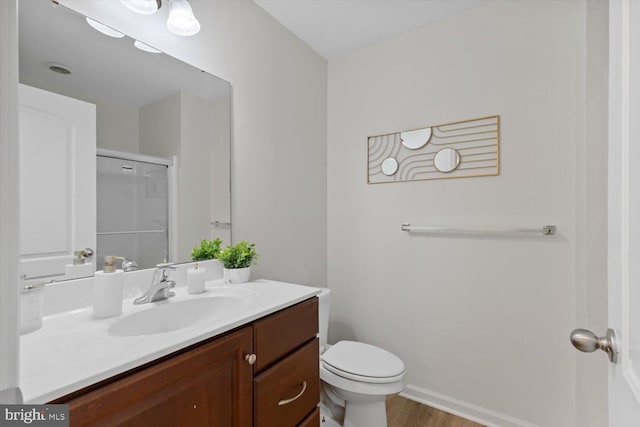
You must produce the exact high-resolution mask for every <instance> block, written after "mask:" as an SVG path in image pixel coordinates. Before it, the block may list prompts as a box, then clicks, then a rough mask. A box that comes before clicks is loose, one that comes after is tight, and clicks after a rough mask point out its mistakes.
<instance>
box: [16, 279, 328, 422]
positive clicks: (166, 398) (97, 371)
mask: <svg viewBox="0 0 640 427" xmlns="http://www.w3.org/2000/svg"><path fill="white" fill-rule="evenodd" d="M317 291H318V290H317V289H315V288H309V287H304V286H297V285H291V284H286V283H281V282H272V281H258V282H253V283H247V284H243V285H233V288H230V287H224V286H220V287H216V286H213V287H208V288H207V293H206V295H205V296H191V295H188V294H186V292H185V293H184V294H180V293H179V294H178V296H177V297H175V298H176V300H175V301H173V299H172V300H170V301H167V302H165V303H164V304H158V305H157V306H156V307H144V308H142V309H140V308H138V307H133V308H132V307H128V306H125V312H124V313H123V316H122V317H121V318H115V319H107V320H93V319H90V318H88V316H87V313H83V310H76V312H70V313H66V314H63V315H60V316H52V317H51V318H46V319H45V326H44V327H43V329H42V330H40V331H36V332H34V333H32V334H28V335H25V336H23V337H22V340H23V347H29V346H30V345H34V344H35V343H36V342H37V341H39V340H42V339H44V340H45V341H46V340H52V339H59V338H60V337H61V336H60V335H59V336H57V337H56V334H58V333H59V332H60V331H62V335H63V336H65V337H66V338H67V339H75V340H76V341H75V342H68V343H67V344H66V345H63V346H56V345H52V346H51V348H50V353H49V357H48V358H47V360H46V361H44V362H43V361H42V360H40V362H41V363H40V365H41V364H42V363H46V364H47V365H49V367H48V369H55V371H51V372H49V371H48V370H46V371H45V370H44V369H42V366H39V364H38V363H37V362H36V361H29V360H26V361H24V360H23V365H24V364H25V362H26V366H24V367H23V371H22V372H23V377H24V378H25V380H26V381H25V382H24V383H23V391H24V392H25V397H26V398H27V400H31V401H33V402H35V401H37V400H40V399H42V398H44V399H45V400H44V401H47V402H50V403H65V404H68V405H69V409H70V425H71V426H89V425H105V426H114V425H122V426H136V427H138V426H160V425H161V426H186V425H188V426H252V425H253V426H257V427H258V426H259V427H269V426H278V427H286V426H318V425H319V411H318V408H317V405H318V403H319V396H320V379H319V345H318V339H317V333H318V300H317V298H316V297H315V295H316V294H317ZM178 292H180V290H178ZM232 294H238V295H245V296H246V297H247V298H248V300H247V301H248V303H247V304H246V305H245V306H243V307H241V308H240V309H239V311H238V312H237V313H235V314H230V315H225V316H224V319H220V320H216V319H213V318H212V319H208V320H206V321H201V322H200V323H198V324H194V325H189V326H187V327H180V328H178V329H175V330H168V331H167V332H157V331H154V332H153V333H150V334H148V335H134V336H127V335H126V333H119V332H114V331H119V330H120V329H118V328H116V326H119V325H121V324H122V323H123V322H128V321H129V319H134V320H136V317H139V316H140V315H141V314H140V313H145V312H147V311H148V312H149V313H150V314H153V313H155V312H156V311H157V310H158V309H159V308H161V309H163V310H164V307H167V306H169V305H173V307H179V306H180V305H181V304H184V302H185V301H186V302H187V303H188V304H190V303H189V301H194V300H197V299H198V298H200V299H202V298H212V297H215V296H228V295H232ZM125 304H127V301H125ZM148 305H149V306H152V304H148ZM84 311H86V310H84ZM142 315H143V316H144V314H142ZM74 316H75V319H74ZM73 322H75V323H76V325H80V327H79V328H78V327H76V329H77V330H76V333H75V334H67V333H65V332H64V331H65V329H66V328H65V325H71V323H73ZM125 324H127V325H128V324H131V323H130V322H129V323H125ZM78 329H79V330H78ZM205 329H208V330H209V332H205V333H203V331H204V330H205ZM89 331H91V333H90V335H91V336H90V335H89V334H87V333H88V332H89ZM67 332H68V331H67ZM134 333H138V332H137V331H134ZM83 335H84V336H83ZM72 337H76V338H72ZM161 342H164V345H162V344H160V343H161ZM109 343H111V345H109ZM91 347H93V350H96V351H101V350H104V351H107V352H108V354H104V353H103V354H97V355H96V354H93V355H92V356H89V357H90V360H89V361H87V360H85V357H87V354H85V352H87V350H89V351H91ZM109 348H111V350H110V351H109V350H108V349H109ZM145 348H146V350H145ZM163 348H164V349H163ZM74 352H75V353H76V354H75V357H74V358H71V357H68V356H71V354H72V353H74ZM58 357H63V358H64V357H67V358H66V359H57V358H58ZM56 359H57V362H56ZM74 359H75V360H77V362H78V363H74V361H73V360H74ZM100 359H101V360H103V362H104V363H103V366H99V365H97V363H98V360H100ZM114 359H115V360H114ZM87 362H88V363H87ZM92 364H94V368H93V371H94V372H93V374H91V373H90V372H89V371H87V370H88V369H89V365H92ZM54 365H57V366H55V367H54ZM65 371H66V372H65ZM47 372H48V375H47ZM36 373H40V374H42V375H41V378H40V380H41V382H42V381H47V380H48V381H50V384H49V385H48V386H45V385H42V383H41V382H40V384H39V385H38V386H37V387H39V389H37V390H36V388H37V387H36V381H35V378H32V377H31V376H32V375H35V374H36ZM65 378H66V379H65ZM31 380H33V381H31ZM32 393H40V398H38V397H36V396H32V395H31V394H32Z"/></svg>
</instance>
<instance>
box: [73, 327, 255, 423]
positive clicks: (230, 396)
mask: <svg viewBox="0 0 640 427" xmlns="http://www.w3.org/2000/svg"><path fill="white" fill-rule="evenodd" d="M251 340H252V329H251V327H250V326H249V327H245V328H243V329H241V330H239V331H236V332H234V333H232V334H230V335H227V336H225V337H222V338H219V339H216V340H213V341H210V342H208V343H206V344H203V345H201V346H199V347H196V348H195V349H193V350H189V351H187V352H185V353H182V354H179V355H177V356H174V357H172V358H170V359H168V360H165V361H163V362H160V363H157V364H155V365H152V366H150V367H148V368H145V369H143V370H141V371H139V372H136V373H133V374H131V375H128V376H126V377H124V378H121V379H119V380H116V381H114V382H112V383H110V384H107V385H105V386H102V387H100V388H98V389H96V390H94V391H90V392H88V393H86V394H83V395H81V396H79V397H77V398H75V399H72V400H70V401H68V402H66V403H68V404H69V415H70V416H69V418H70V426H72V427H80V426H104V427H112V426H123V427H162V426H167V427H168V426H176V427H178V426H189V427H214V426H219V427H231V426H234V427H235V426H237V427H250V426H251V425H252V403H251V395H252V379H253V372H252V369H251V365H249V364H248V363H247V362H246V361H245V360H244V357H245V355H247V354H250V353H251V344H252V343H251Z"/></svg>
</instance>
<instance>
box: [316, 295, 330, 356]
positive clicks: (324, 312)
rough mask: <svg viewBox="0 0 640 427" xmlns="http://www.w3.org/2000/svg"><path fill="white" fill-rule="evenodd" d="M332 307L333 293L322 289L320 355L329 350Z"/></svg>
mask: <svg viewBox="0 0 640 427" xmlns="http://www.w3.org/2000/svg"><path fill="white" fill-rule="evenodd" d="M330 305H331V291H330V290H329V289H328V288H322V291H321V292H320V294H319V295H318V329H319V332H318V335H319V337H320V354H322V353H324V351H325V350H326V348H327V334H328V332H329V307H330Z"/></svg>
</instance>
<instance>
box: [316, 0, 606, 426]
mask: <svg viewBox="0 0 640 427" xmlns="http://www.w3.org/2000/svg"><path fill="white" fill-rule="evenodd" d="M586 10H587V8H586V3H585V2H581V1H575V2H545V1H524V0H523V1H517V2H514V1H496V2H491V3H488V4H486V5H483V6H481V7H477V8H474V9H471V10H468V11H466V12H465V13H462V14H460V15H457V16H454V17H451V18H449V19H446V20H442V21H439V22H437V23H435V24H433V25H430V26H428V27H425V28H422V29H419V30H416V31H413V32H410V33H407V34H405V35H401V36H399V37H396V38H394V39H391V40H387V41H384V42H381V43H379V44H377V45H374V46H371V47H368V48H364V49H361V50H359V51H356V52H354V53H351V54H348V55H345V56H343V57H340V58H337V59H334V60H330V61H329V97H328V111H329V115H328V172H327V175H328V194H329V198H328V236H329V240H328V254H329V255H328V283H329V286H330V287H331V288H332V289H333V294H332V298H333V305H332V318H331V319H332V323H331V325H330V341H331V340H333V341H335V340H338V339H344V338H356V339H358V340H362V341H365V342H370V343H372V344H377V345H380V346H383V347H385V348H388V349H389V350H391V351H393V352H395V353H397V354H398V355H400V356H401V358H402V359H403V360H404V361H405V363H406V365H407V373H408V375H407V382H408V383H409V387H408V388H407V393H408V394H410V395H412V396H413V397H415V398H417V399H422V400H424V401H426V402H430V403H434V404H439V405H443V406H445V407H448V408H453V409H456V410H459V411H461V412H462V413H466V414H472V415H475V416H478V417H480V418H481V419H483V420H485V421H489V422H493V423H496V424H499V425H528V424H527V423H533V424H536V425H544V426H570V425H576V412H575V408H576V402H577V400H578V399H582V398H584V396H578V394H579V393H578V392H577V390H576V356H577V355H576V352H575V350H573V349H572V347H571V346H570V345H569V343H568V335H569V332H570V331H571V330H572V329H573V328H574V327H576V310H577V308H576V305H577V303H576V292H578V291H580V292H581V293H582V294H584V293H585V292H584V283H583V282H579V281H578V275H579V274H582V273H583V272H584V271H585V267H586V266H585V261H584V260H585V259H586V258H585V256H586V254H584V253H581V252H580V250H579V246H578V245H580V244H582V243H584V242H583V241H581V240H579V239H584V237H585V236H586V234H585V230H586V213H585V211H584V210H582V209H581V203H583V202H585V203H586V200H587V199H586V198H585V197H586V196H585V195H586V188H587V187H586V182H587V181H586V177H587V175H586V172H585V171H586V167H587V165H588V167H589V174H592V176H593V177H600V178H602V177H603V176H604V178H605V180H606V169H605V168H606V157H605V158H602V157H598V153H597V152H596V151H598V150H595V151H594V150H591V151H590V149H589V148H588V147H587V146H586V145H585V142H584V140H585V134H586V126H587V124H588V123H587V120H586V98H587V94H588V91H587V73H586V65H587V62H586V61H587V55H586V50H587V38H586V35H587V20H586ZM604 22H605V23H606V17H605V21H604ZM599 31H600V32H599V33H592V34H591V36H592V37H596V36H598V37H600V38H603V39H606V37H607V34H606V25H605V26H604V27H602V26H601V27H599ZM602 52H603V51H602V47H600V51H599V52H597V53H598V54H599V55H595V56H594V57H593V58H595V60H597V61H600V63H599V65H601V64H602V58H603V55H602ZM604 58H605V59H604V61H605V62H604V63H606V52H605V53H604ZM599 81H600V83H601V80H599ZM492 114H500V116H501V140H500V143H501V147H500V163H501V165H500V166H501V171H500V175H499V176H496V177H480V178H465V179H448V180H434V181H422V182H408V183H393V184H380V185H367V183H366V156H367V151H366V147H367V136H370V135H379V134H385V133H390V132H397V131H402V130H409V129H415V128H420V127H424V126H428V125H435V124H441V123H447V122H453V121H458V120H465V119H473V118H477V117H482V116H487V115H492ZM592 114H593V115H592V116H591V118H595V119H596V120H595V121H594V122H592V123H589V125H590V126H592V127H591V131H595V132H596V134H598V135H601V136H602V132H603V130H604V129H605V128H604V126H605V124H606V110H605V111H604V112H603V111H602V107H601V109H600V110H599V111H598V110H594V111H592ZM604 135H605V137H606V131H605V134H604ZM604 140H605V138H603V139H602V141H604ZM600 151H601V150H600ZM599 191H600V192H599V193H596V194H595V195H594V199H590V200H589V203H590V204H593V202H592V201H591V200H602V194H603V193H602V192H601V191H602V190H601V189H600V190H599ZM605 209H606V208H605ZM601 213H602V207H601V208H600V210H599V211H598V212H597V215H600V214H601ZM597 215H596V216H597ZM597 221H601V219H597V218H596V222H594V223H592V224H591V226H592V227H598V226H599V227H600V229H606V227H604V228H602V227H603V223H602V222H599V223H598V222H597ZM402 222H411V223H412V224H417V225H420V224H423V225H442V226H452V227H465V226H467V227H474V226H476V227H482V226H484V227H511V226H515V227H541V226H542V225H543V224H556V225H557V226H558V231H559V233H558V235H557V236H556V237H555V238H552V239H545V238H526V237H525V238H522V237H510V238H500V237H477V236H476V237H461V236H426V235H421V236H409V235H408V234H407V233H404V232H401V231H400V224H401V223H402ZM605 224H606V223H605ZM605 242H606V240H605ZM601 243H602V242H601ZM603 251H605V252H606V249H605V246H599V253H600V254H602V253H603ZM591 260H592V261H593V260H594V253H592V254H591ZM594 267H595V268H596V269H598V268H599V269H600V271H606V262H605V263H604V264H602V260H601V261H597V260H596V264H595V266H594ZM582 276H584V274H582ZM582 276H581V277H582ZM582 302H584V298H583V301H582ZM602 312H603V309H601V311H600V313H602ZM585 316H586V314H585V315H583V316H582V318H583V319H584V318H585ZM602 359H603V360H602V361H601V362H602V363H600V364H599V366H598V369H599V371H598V373H597V375H598V376H599V378H600V379H601V378H602V373H603V372H606V362H605V361H604V358H602ZM605 375H606V373H605ZM600 384H601V383H600ZM596 402H597V403H598V404H599V407H598V408H597V411H600V414H597V415H601V413H602V408H603V403H604V400H599V401H598V400H596ZM597 411H594V412H597Z"/></svg>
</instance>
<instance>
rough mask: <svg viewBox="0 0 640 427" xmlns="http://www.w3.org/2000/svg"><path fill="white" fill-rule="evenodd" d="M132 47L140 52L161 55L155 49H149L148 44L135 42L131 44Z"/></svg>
mask: <svg viewBox="0 0 640 427" xmlns="http://www.w3.org/2000/svg"><path fill="white" fill-rule="evenodd" d="M133 45H134V46H135V47H137V48H138V49H140V50H144V51H145V52H149V53H162V51H160V50H158V49H156V48H155V47H151V46H149V45H148V44H145V43H142V42H141V41H140V40H136V41H134V42H133Z"/></svg>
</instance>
